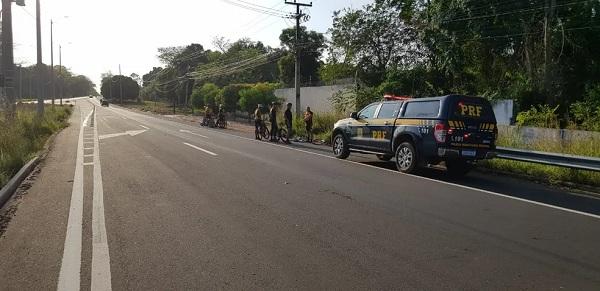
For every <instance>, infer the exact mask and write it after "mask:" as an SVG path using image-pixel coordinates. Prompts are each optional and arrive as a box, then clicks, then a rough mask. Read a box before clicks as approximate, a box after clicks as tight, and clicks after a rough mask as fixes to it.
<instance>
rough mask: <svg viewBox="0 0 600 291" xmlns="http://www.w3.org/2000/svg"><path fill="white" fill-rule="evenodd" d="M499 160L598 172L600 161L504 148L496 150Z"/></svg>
mask: <svg viewBox="0 0 600 291" xmlns="http://www.w3.org/2000/svg"><path fill="white" fill-rule="evenodd" d="M496 152H497V157H498V158H501V159H507V160H513V161H521V162H529V163H536V164H544V165H550V166H557V167H565V168H571V169H578V170H587V171H595V172H600V159H599V158H593V157H584V156H575V155H568V154H556V153H546V152H538V151H529V150H522V149H512V148H505V147H497V148H496Z"/></svg>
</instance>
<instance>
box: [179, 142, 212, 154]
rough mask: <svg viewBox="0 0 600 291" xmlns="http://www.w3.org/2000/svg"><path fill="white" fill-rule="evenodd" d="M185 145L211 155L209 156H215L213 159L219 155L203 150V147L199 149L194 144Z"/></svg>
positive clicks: (185, 143)
mask: <svg viewBox="0 0 600 291" xmlns="http://www.w3.org/2000/svg"><path fill="white" fill-rule="evenodd" d="M183 144H184V145H186V146H189V147H191V148H194V149H197V150H199V151H201V152H205V153H207V154H209V155H211V156H213V157H216V156H218V155H217V154H215V153H213V152H211V151H207V150H205V149H203V148H201V147H197V146H195V145H193V144H189V143H187V142H184V143H183Z"/></svg>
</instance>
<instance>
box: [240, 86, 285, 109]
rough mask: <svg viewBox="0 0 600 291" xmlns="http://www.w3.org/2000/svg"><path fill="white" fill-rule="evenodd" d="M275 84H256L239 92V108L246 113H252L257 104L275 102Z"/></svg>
mask: <svg viewBox="0 0 600 291" xmlns="http://www.w3.org/2000/svg"><path fill="white" fill-rule="evenodd" d="M276 88H277V84H269V83H257V84H255V85H254V86H252V88H248V89H243V90H241V91H240V93H239V94H240V101H239V105H240V108H241V109H242V110H244V111H246V112H248V113H250V112H253V111H254V109H256V107H257V105H258V104H264V105H266V104H270V103H271V102H275V101H277V97H276V96H275V94H274V91H275V89H276Z"/></svg>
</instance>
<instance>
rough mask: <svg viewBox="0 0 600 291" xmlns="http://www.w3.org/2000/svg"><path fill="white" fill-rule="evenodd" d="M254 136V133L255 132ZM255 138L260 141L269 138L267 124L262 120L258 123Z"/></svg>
mask: <svg viewBox="0 0 600 291" xmlns="http://www.w3.org/2000/svg"><path fill="white" fill-rule="evenodd" d="M255 134H256V132H255ZM256 136H257V137H258V139H259V140H261V139H263V138H264V139H269V138H271V133H270V132H269V129H268V128H267V124H266V123H265V121H264V120H261V121H260V127H259V129H258V134H256Z"/></svg>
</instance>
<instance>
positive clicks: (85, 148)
mask: <svg viewBox="0 0 600 291" xmlns="http://www.w3.org/2000/svg"><path fill="white" fill-rule="evenodd" d="M83 149H84V150H88V151H89V150H93V149H94V148H83Z"/></svg>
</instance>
